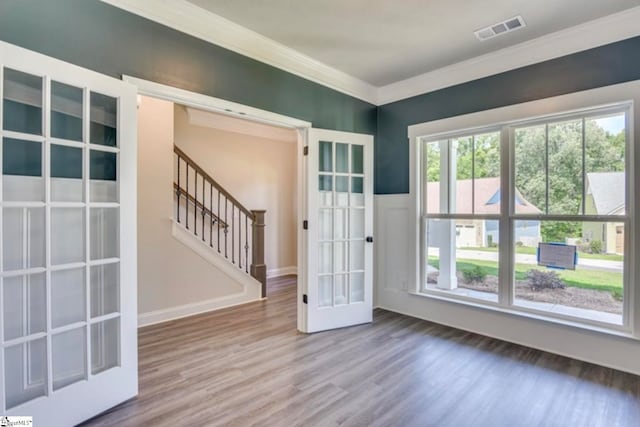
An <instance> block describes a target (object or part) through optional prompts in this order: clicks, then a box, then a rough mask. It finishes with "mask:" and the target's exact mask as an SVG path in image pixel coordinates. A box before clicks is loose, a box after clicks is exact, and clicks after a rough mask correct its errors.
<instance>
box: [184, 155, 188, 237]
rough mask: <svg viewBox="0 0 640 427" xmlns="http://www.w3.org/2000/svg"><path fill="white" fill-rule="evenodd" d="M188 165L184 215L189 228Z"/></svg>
mask: <svg viewBox="0 0 640 427" xmlns="http://www.w3.org/2000/svg"><path fill="white" fill-rule="evenodd" d="M186 166H187V178H186V181H187V182H186V185H187V188H186V189H185V195H184V209H185V213H184V217H185V218H186V226H187V230H188V229H189V164H188V163H187V164H186Z"/></svg>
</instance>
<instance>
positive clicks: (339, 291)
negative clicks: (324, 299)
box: [333, 274, 349, 305]
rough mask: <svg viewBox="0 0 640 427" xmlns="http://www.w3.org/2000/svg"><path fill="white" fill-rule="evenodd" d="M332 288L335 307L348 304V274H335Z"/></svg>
mask: <svg viewBox="0 0 640 427" xmlns="http://www.w3.org/2000/svg"><path fill="white" fill-rule="evenodd" d="M333 280H334V283H335V286H334V291H335V295H334V301H335V304H336V305H342V304H348V303H349V290H348V288H349V283H348V281H349V275H348V274H336V275H335V276H334V278H333Z"/></svg>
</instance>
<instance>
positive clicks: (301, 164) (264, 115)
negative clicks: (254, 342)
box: [122, 75, 311, 332]
mask: <svg viewBox="0 0 640 427" xmlns="http://www.w3.org/2000/svg"><path fill="white" fill-rule="evenodd" d="M122 80H124V81H126V82H128V83H131V84H133V85H134V86H137V87H138V94H139V95H145V96H150V97H153V98H159V99H163V100H165V101H170V102H174V103H177V104H180V105H184V106H187V107H193V108H197V109H200V110H204V111H211V112H214V113H217V114H223V115H226V116H231V117H235V118H239V119H243V120H249V121H253V122H258V123H263V124H267V125H273V126H279V127H285V128H289V129H295V130H296V131H297V134H298V142H297V147H296V148H297V155H296V158H297V178H298V180H297V181H298V182H297V200H298V203H297V206H298V215H297V225H296V231H297V232H296V234H297V243H298V250H297V260H298V266H297V268H298V280H297V282H298V285H297V286H298V290H297V298H296V300H297V312H298V330H299V331H301V332H306V331H307V325H306V305H305V304H304V303H303V302H302V297H301V295H304V294H305V293H306V292H307V289H306V286H307V283H306V280H304V278H305V277H306V271H307V266H306V262H307V259H306V256H305V248H306V234H305V233H304V232H303V230H302V221H304V220H305V219H306V215H307V212H306V206H307V203H306V200H307V189H306V171H305V161H304V154H303V150H304V147H305V146H306V145H307V136H308V129H310V128H311V123H310V122H307V121H304V120H299V119H296V118H293V117H289V116H285V115H282V114H277V113H272V112H270V111H266V110H261V109H259V108H254V107H250V106H248V105H243V104H238V103H236V102H231V101H227V100H224V99H220V98H215V97H213V96H208V95H203V94H201V93H197V92H191V91H188V90H184V89H178V88H176V87H172V86H167V85H164V84H160V83H155V82H152V81H149V80H143V79H139V78H137V77H132V76H127V75H123V76H122Z"/></svg>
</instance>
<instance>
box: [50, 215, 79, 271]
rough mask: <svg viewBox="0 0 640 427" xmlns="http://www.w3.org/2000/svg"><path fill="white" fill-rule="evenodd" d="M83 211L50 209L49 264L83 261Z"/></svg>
mask: <svg viewBox="0 0 640 427" xmlns="http://www.w3.org/2000/svg"><path fill="white" fill-rule="evenodd" d="M84 224H85V223H84V209H83V208H52V209H51V263H52V264H53V265H60V264H70V263H74V262H82V261H84V256H85V255H84Z"/></svg>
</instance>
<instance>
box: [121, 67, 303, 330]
mask: <svg viewBox="0 0 640 427" xmlns="http://www.w3.org/2000/svg"><path fill="white" fill-rule="evenodd" d="M125 80H130V81H131V82H132V83H134V84H135V85H137V86H138V88H139V97H138V104H139V106H138V116H139V129H138V143H139V149H138V156H139V158H138V166H139V167H138V188H139V199H138V212H139V240H140V245H139V248H140V250H139V254H138V258H139V286H138V288H139V292H138V295H139V312H140V313H141V314H140V319H141V320H140V325H141V326H142V325H148V324H152V323H159V322H162V321H166V320H170V319H174V318H178V317H185V316H188V315H192V314H197V313H201V312H205V311H210V310H214V309H217V308H223V307H229V306H232V305H237V304H241V303H244V302H249V301H251V300H256V299H259V298H260V295H256V294H255V287H254V286H252V285H251V284H250V283H249V285H245V288H244V289H243V288H242V286H243V285H242V284H243V283H246V279H247V278H249V277H248V276H250V275H252V274H251V273H252V269H253V261H254V256H255V254H254V253H253V245H254V243H259V242H258V241H256V242H253V235H252V226H251V222H252V219H253V218H252V216H251V214H252V213H253V212H255V211H265V212H264V223H265V227H264V230H263V231H264V264H266V271H265V273H266V276H267V277H268V278H275V277H282V276H284V275H292V274H298V275H300V274H301V270H302V269H303V268H304V266H301V262H300V260H302V259H303V257H302V256H301V251H302V248H303V246H302V245H301V243H300V242H301V239H302V238H303V235H302V233H301V231H302V227H301V226H300V225H301V224H302V219H301V218H303V217H304V212H303V209H304V203H303V184H304V182H303V179H304V178H303V173H302V172H303V160H304V158H303V157H302V154H303V149H302V147H303V146H304V144H305V142H306V134H307V132H306V129H307V128H308V127H310V124H309V123H306V122H302V121H299V120H296V119H291V118H288V117H284V116H280V115H277V114H273V113H269V112H264V111H261V110H256V109H252V108H250V107H245V106H241V105H237V104H233V103H229V102H227V101H223V100H217V99H215V98H211V97H208V96H204V95H200V94H195V93H191V92H187V91H183V90H179V89H175V88H171V87H168V86H164V85H159V84H155V83H151V82H145V81H140V80H138V79H130V78H128V77H126V78H125ZM169 229H172V231H171V233H169V231H168V230H169ZM185 246H187V248H185ZM188 249H192V251H191V252H189V251H188ZM193 250H195V252H196V253H195V254H194V253H193ZM197 255H200V257H198V256H197ZM212 258H218V260H216V259H212ZM163 259H164V260H167V262H165V263H163V261H162V260H163ZM219 259H223V261H224V264H226V266H225V265H220V264H219ZM207 261H214V262H207ZM177 263H179V264H177ZM170 264H172V265H170ZM212 264H215V265H212ZM176 265H180V268H175V266H176ZM229 267H231V268H229ZM229 273H233V275H234V276H233V277H235V278H236V279H238V280H235V283H234V280H229V276H230V274H229ZM241 275H244V277H240V276H241ZM185 276H186V277H185ZM254 277H258V276H255V275H254ZM254 282H255V281H254ZM296 282H297V283H298V285H297V286H298V288H300V286H301V282H302V280H297V281H296ZM238 283H240V285H238ZM291 283H293V282H291ZM268 295H269V291H268V289H267V294H266V297H267V298H268ZM299 300H300V298H299ZM298 305H299V304H298ZM298 309H299V307H298ZM300 317H301V316H300V310H298V328H299V329H300Z"/></svg>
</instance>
